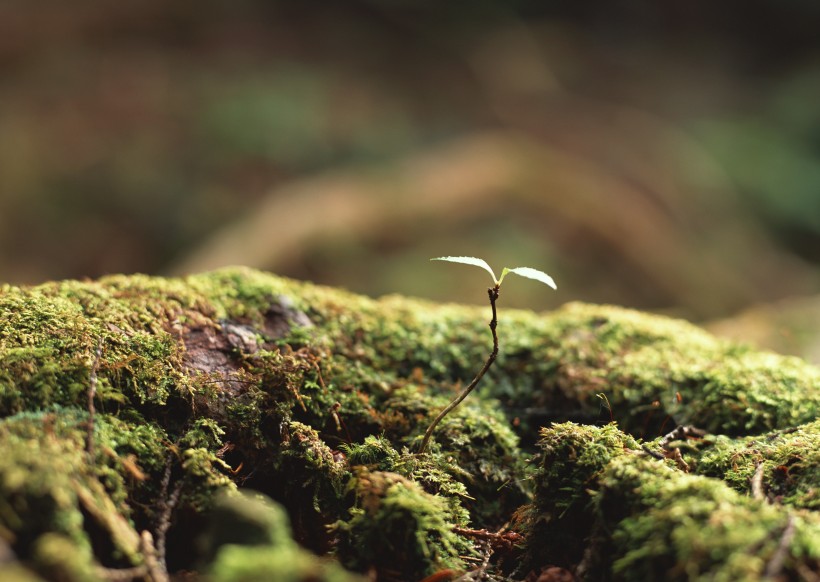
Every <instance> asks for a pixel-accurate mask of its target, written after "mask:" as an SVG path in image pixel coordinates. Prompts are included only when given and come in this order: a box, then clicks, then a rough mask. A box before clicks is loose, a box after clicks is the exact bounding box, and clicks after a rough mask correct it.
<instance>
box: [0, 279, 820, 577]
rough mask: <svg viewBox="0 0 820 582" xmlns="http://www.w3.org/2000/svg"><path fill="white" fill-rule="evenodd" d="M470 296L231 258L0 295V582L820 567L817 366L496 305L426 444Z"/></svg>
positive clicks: (640, 324)
mask: <svg viewBox="0 0 820 582" xmlns="http://www.w3.org/2000/svg"><path fill="white" fill-rule="evenodd" d="M487 311H488V310H486V309H482V308H477V307H465V306H457V305H438V304H433V303H429V302H424V301H419V300H411V299H407V298H403V297H387V298H384V299H381V300H372V299H367V298H364V297H361V296H356V295H352V294H349V293H346V292H343V291H340V290H337V289H329V288H322V287H318V286H314V285H311V284H307V283H299V282H295V281H290V280H287V279H283V278H280V277H276V276H274V275H270V274H265V273H261V272H257V271H252V270H249V269H241V268H236V269H225V270H221V271H216V272H212V273H206V274H201V275H195V276H191V277H187V278H184V279H163V278H152V277H146V276H138V275H137V276H112V277H107V278H104V279H101V280H99V281H84V282H79V281H64V282H54V283H48V284H44V285H40V286H37V287H28V288H17V287H10V286H4V287H0V418H2V420H0V450H2V451H3V455H2V457H0V578H2V579H3V580H7V579H8V580H37V579H47V580H121V579H144V580H155V581H156V580H166V579H168V576H169V573H170V576H171V577H172V578H173V577H180V578H182V577H183V576H185V577H186V579H190V578H194V579H212V580H264V579H278V580H340V581H342V580H355V579H358V578H359V576H360V575H361V574H367V575H370V576H375V577H376V579H378V580H420V579H423V578H424V577H426V576H438V577H439V579H447V577H449V578H456V577H458V576H459V575H461V574H464V573H468V572H471V571H477V570H481V571H483V572H484V573H486V574H487V575H491V576H495V577H496V579H503V578H505V577H507V578H512V579H515V578H524V577H526V576H527V575H530V576H536V577H537V575H538V573H539V572H540V571H542V570H543V571H549V572H551V574H550V575H558V574H557V573H556V572H560V573H561V574H562V575H565V576H570V577H572V576H576V577H578V578H582V577H584V576H587V577H589V579H636V580H637V579H642V580H648V579H659V580H660V579H663V580H673V579H680V580H688V579H692V580H694V579H726V580H739V579H749V580H751V579H757V577H760V576H763V575H771V576H772V577H781V578H783V579H798V578H800V577H801V576H802V577H804V578H807V579H808V578H810V576H813V575H815V576H816V575H817V573H818V562H819V561H820V542H818V539H820V535H818V534H820V530H819V529H818V518H817V515H816V510H817V508H818V491H820V463H818V454H817V451H818V446H817V445H818V443H820V436H818V435H820V426H818V423H817V422H816V421H817V419H818V409H819V408H820V406H819V405H820V372H818V370H817V369H816V368H813V367H811V366H809V365H807V364H805V363H804V362H802V361H800V360H798V359H796V358H787V357H782V356H777V355H774V354H769V353H762V352H757V351H754V350H751V349H750V348H747V347H744V346H742V345H738V344H734V343H727V342H724V341H720V340H718V339H715V338H714V337H712V336H710V335H708V334H707V333H705V332H703V331H701V330H700V329H698V328H696V327H694V326H691V325H689V324H687V323H685V322H681V321H675V320H670V319H667V318H663V317H658V316H650V315H647V314H642V313H637V312H633V311H629V310H624V309H620V308H615V307H607V306H592V305H581V304H570V305H567V306H565V307H563V308H561V309H559V310H557V311H555V312H552V313H545V314H534V313H531V312H526V311H517V310H505V309H504V307H503V298H502V301H501V304H500V305H499V325H498V335H499V341H500V347H501V351H500V356H499V358H498V360H497V362H496V363H495V366H494V367H493V368H492V369H491V371H490V373H489V374H488V375H487V376H486V378H485V379H484V380H483V383H482V385H481V386H480V387H479V389H478V390H476V392H475V393H474V394H473V395H471V396H470V397H469V398H468V399H467V400H466V401H465V402H464V403H463V404H462V405H461V406H460V407H459V408H457V409H456V410H455V411H454V412H453V413H452V414H450V415H449V416H448V417H446V418H445V419H444V421H443V422H442V423H441V425H440V426H439V427H438V429H437V431H436V433H435V435H434V439H433V442H432V443H431V445H430V447H429V450H428V452H427V453H425V454H417V453H416V451H417V450H418V446H419V444H420V441H421V438H422V436H423V434H424V432H425V430H426V428H427V427H428V426H429V423H430V421H431V420H432V419H433V418H434V417H435V415H436V413H437V412H438V411H439V410H441V409H442V408H443V407H444V406H445V405H446V404H447V403H448V402H449V400H450V399H451V398H452V397H453V396H454V395H455V394H456V393H457V391H458V389H459V388H460V386H461V384H462V382H464V381H468V380H469V379H470V378H471V377H472V376H473V375H474V374H475V372H476V371H477V369H478V368H480V366H481V364H482V363H483V361H484V359H485V358H486V355H487V353H488V352H489V349H490V347H491V346H490V344H491V341H490V334H489V331H488V330H487V325H486V324H487V320H488V319H489V313H487ZM567 421H573V422H572V423H567ZM554 423H558V424H554ZM542 427H546V428H543V429H542ZM676 427H678V428H679V429H681V430H679V431H678V432H677V433H675V434H677V435H680V437H681V438H679V439H673V438H671V437H663V438H662V436H663V434H665V433H667V432H670V431H672V430H673V429H675V428H676ZM686 427H692V431H688V432H687V431H686V430H682V429H684V428H686ZM692 435H697V438H691V436H692ZM539 447H540V450H541V451H542V453H541V454H540V455H536V460H538V459H540V461H539V462H533V456H534V453H536V452H537V451H538V450H539ZM240 490H244V491H250V490H253V491H255V492H258V493H257V494H254V495H247V494H245V495H240ZM271 500H273V501H271ZM704 532H706V535H708V536H709V538H708V539H706V540H704V539H702V538H701V537H699V536H702V535H703V534H704ZM655 533H657V535H658V536H661V537H660V538H657V537H653V536H654V534H655ZM297 542H298V543H297ZM550 569H551V570H550Z"/></svg>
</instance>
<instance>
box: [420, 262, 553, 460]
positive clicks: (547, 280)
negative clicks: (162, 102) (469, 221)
mask: <svg viewBox="0 0 820 582" xmlns="http://www.w3.org/2000/svg"><path fill="white" fill-rule="evenodd" d="M430 260H431V261H448V262H450V263H463V264H465V265H473V266H476V267H481V268H482V269H484V270H485V271H487V272H488V273H489V274H490V276H491V277H492V278H493V286H492V287H490V288H489V289H487V295H488V296H489V298H490V307H491V308H492V311H493V318H492V319H491V320H490V331H491V332H492V334H493V351H492V352H490V356H489V357H488V358H487V361H486V362H484V367H483V368H481V370H480V371H479V372H478V374H477V375H476V377H475V378H473V381H472V382H470V385H469V386H467V387H466V388H465V389H464V390H462V391H461V393H460V394H459V395H458V396H456V398H455V400H453V401H452V402H451V403H450V404H448V405H447V406H446V407H445V408H444V410H442V411H441V412H439V414H438V416H436V418H435V419H434V420H433V422H432V423H431V424H430V426H429V427H428V428H427V431H426V432H425V433H424V438H423V439H422V441H421V447H419V453H423V452H424V451H426V450H427V445H428V443H429V442H430V438H431V437H432V436H433V431H435V430H436V426H438V423H439V422H441V420H442V419H443V418H444V417H445V416H447V415H448V414H449V413H450V412H451V411H452V410H453V409H454V408H455V407H456V406H458V405H459V404H461V401H462V400H464V399H465V398H467V395H468V394H469V393H470V392H472V391H473V389H474V388H475V387H476V386H478V383H479V382H480V381H481V378H483V377H484V374H486V373H487V370H489V369H490V366H492V365H493V362H494V361H495V359H496V357H498V335H497V334H496V331H495V330H496V327H497V325H498V318H497V317H496V310H495V302H496V300H497V299H498V293H499V291H500V289H501V283H502V281H504V277H506V276H507V275H508V274H509V273H512V274H514V275H518V276H520V277H526V278H527V279H535V280H536V281H540V282H542V283H544V284H545V285H549V286H550V287H552V288H553V289H557V288H558V287H556V286H555V281H553V280H552V277H550V276H549V275H547V274H546V273H544V272H543V271H539V270H538V269H532V268H530V267H515V268H514V269H508V268H507V267H504V269H502V271H501V278H498V277H496V276H495V272H494V271H493V270H492V268H491V267H490V265H488V264H487V262H486V261H484V260H482V259H477V258H475V257H436V258H435V259H430Z"/></svg>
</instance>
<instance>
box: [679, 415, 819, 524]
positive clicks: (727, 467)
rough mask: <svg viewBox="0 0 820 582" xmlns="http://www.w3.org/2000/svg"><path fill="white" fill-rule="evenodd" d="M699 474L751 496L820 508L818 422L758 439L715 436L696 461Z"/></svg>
mask: <svg viewBox="0 0 820 582" xmlns="http://www.w3.org/2000/svg"><path fill="white" fill-rule="evenodd" d="M695 472H697V473H698V474H700V475H706V476H710V477H717V478H719V479H722V480H724V481H726V482H727V483H728V484H729V485H730V486H731V487H732V488H733V489H735V490H736V491H739V492H742V493H746V494H748V495H759V496H760V497H761V498H766V499H769V500H770V501H774V502H777V503H783V504H785V505H791V506H793V507H800V508H805V509H812V510H815V511H816V510H820V421H815V422H810V423H808V424H804V425H801V426H799V427H795V428H794V429H790V430H786V431H775V432H772V433H769V434H765V435H761V436H759V437H746V438H739V439H730V438H728V437H723V436H721V437H717V438H716V439H714V440H713V441H712V442H711V443H709V444H708V445H707V446H705V447H704V449H703V452H702V453H701V454H700V456H699V457H698V458H697V463H696V465H695ZM758 472H759V476H758V478H759V490H754V489H755V487H756V486H755V479H756V477H755V475H756V474H757V473H758Z"/></svg>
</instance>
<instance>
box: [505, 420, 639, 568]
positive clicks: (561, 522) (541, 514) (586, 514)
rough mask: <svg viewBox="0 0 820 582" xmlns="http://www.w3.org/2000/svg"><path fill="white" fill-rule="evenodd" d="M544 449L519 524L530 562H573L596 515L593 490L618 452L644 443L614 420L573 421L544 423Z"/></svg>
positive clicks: (633, 448) (581, 548) (624, 451)
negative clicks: (595, 423) (597, 424)
mask: <svg viewBox="0 0 820 582" xmlns="http://www.w3.org/2000/svg"><path fill="white" fill-rule="evenodd" d="M538 446H539V447H540V448H541V450H542V451H543V454H542V455H541V457H540V460H539V462H538V472H537V473H536V475H535V498H534V501H533V503H532V504H531V505H529V506H526V507H525V508H523V509H522V510H521V512H520V513H519V516H518V519H519V524H518V526H517V527H518V528H519V529H521V530H522V531H524V532H525V533H526V534H527V536H528V537H529V543H528V548H529V552H530V555H529V556H528V558H527V560H528V562H530V563H532V564H534V565H543V564H551V563H555V564H562V565H571V564H575V563H577V562H578V561H580V559H581V556H582V555H583V552H584V550H585V549H586V547H587V545H588V538H589V537H590V532H591V531H592V529H593V524H594V521H595V517H594V515H593V514H592V512H591V511H590V502H591V497H590V493H589V491H590V490H591V489H594V487H595V483H596V480H597V479H598V478H599V477H600V474H601V472H602V471H603V470H604V469H605V468H606V467H607V465H608V464H609V463H610V462H611V461H612V460H613V459H615V458H617V457H619V456H622V455H625V454H627V453H628V452H629V451H630V450H638V449H639V448H640V445H639V444H638V443H637V442H636V441H635V440H634V439H633V438H632V437H630V436H628V435H626V434H624V433H623V432H621V431H619V430H618V428H617V427H616V426H615V425H614V424H609V425H607V426H604V427H594V426H583V425H577V424H574V423H562V424H555V425H553V426H552V427H550V428H545V429H542V431H541V439H540V440H539V442H538Z"/></svg>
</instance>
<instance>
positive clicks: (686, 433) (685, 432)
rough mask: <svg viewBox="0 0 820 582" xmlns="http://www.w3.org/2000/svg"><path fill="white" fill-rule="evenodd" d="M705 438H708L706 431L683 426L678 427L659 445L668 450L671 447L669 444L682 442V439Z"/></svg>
mask: <svg viewBox="0 0 820 582" xmlns="http://www.w3.org/2000/svg"><path fill="white" fill-rule="evenodd" d="M704 436H706V431H705V430H703V429H700V428H695V427H694V426H687V425H681V426H679V427H677V428H676V429H675V430H673V431H672V432H670V433H669V434H667V435H665V436H664V437H663V438H662V439H661V440H660V443H659V444H660V445H661V447H663V448H664V449H666V448H668V447H669V444H670V443H671V442H672V441H677V440H680V439H686V438H689V437H694V438H703V437H704Z"/></svg>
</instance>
